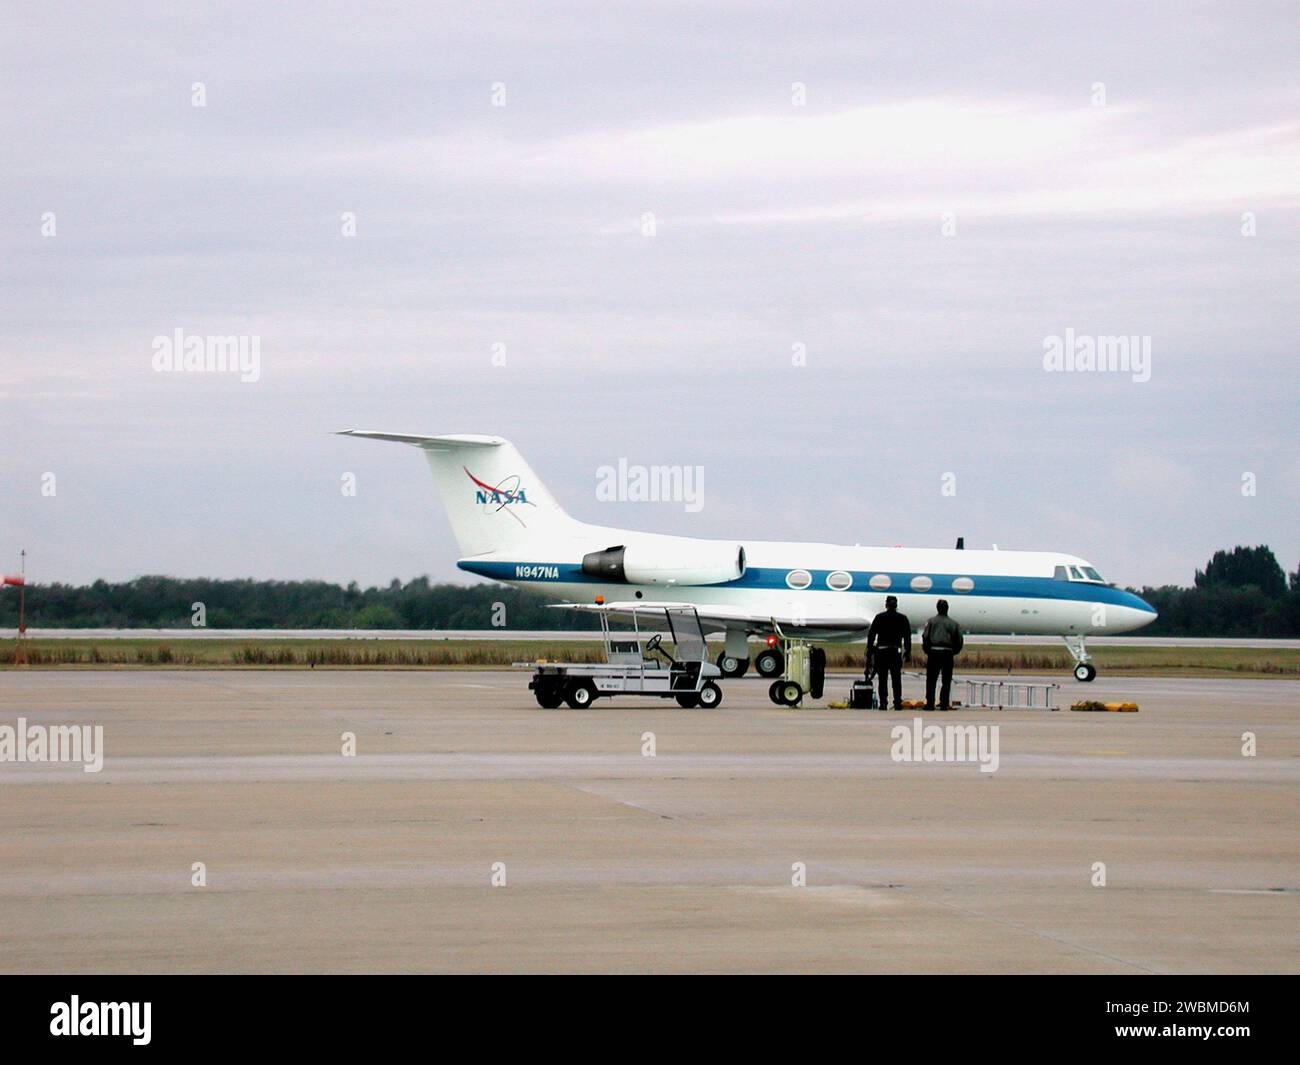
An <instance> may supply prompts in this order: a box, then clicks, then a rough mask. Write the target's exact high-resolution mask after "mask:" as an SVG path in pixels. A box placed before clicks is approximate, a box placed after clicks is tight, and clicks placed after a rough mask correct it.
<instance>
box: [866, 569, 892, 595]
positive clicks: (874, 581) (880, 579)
mask: <svg viewBox="0 0 1300 1065" xmlns="http://www.w3.org/2000/svg"><path fill="white" fill-rule="evenodd" d="M867 583H868V584H870V585H871V587H873V588H874V589H875V590H876V591H878V592H883V591H884V590H885V589H886V588H888V587H889V585H890V584H891V583H892V582H891V581H890V579H889V578H888V577H887V576H886V575H885V574H883V573H877V574H876V575H875V576H874V577H872V578H871V580H870V581H868V582H867Z"/></svg>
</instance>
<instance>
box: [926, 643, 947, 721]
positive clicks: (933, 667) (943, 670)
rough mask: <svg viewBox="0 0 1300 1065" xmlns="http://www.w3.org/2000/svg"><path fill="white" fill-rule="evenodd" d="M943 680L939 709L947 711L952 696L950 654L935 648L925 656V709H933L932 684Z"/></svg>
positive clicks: (940, 689)
mask: <svg viewBox="0 0 1300 1065" xmlns="http://www.w3.org/2000/svg"><path fill="white" fill-rule="evenodd" d="M941 677H942V678H943V684H942V686H941V687H940V688H939V709H940V710H947V709H948V697H949V696H950V695H951V694H952V652H951V651H946V650H941V649H939V648H935V649H934V650H932V651H930V652H929V653H928V654H927V655H926V656H925V708H926V709H927V710H933V709H934V682H935V681H936V680H939V679H940V678H941Z"/></svg>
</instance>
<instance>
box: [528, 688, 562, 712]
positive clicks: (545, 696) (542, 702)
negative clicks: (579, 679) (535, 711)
mask: <svg viewBox="0 0 1300 1065" xmlns="http://www.w3.org/2000/svg"><path fill="white" fill-rule="evenodd" d="M535 694H536V696H537V705H538V706H540V707H541V708H542V709H543V710H556V709H558V708H559V706H560V704H561V703H562V702H564V696H562V695H561V694H560V693H559V691H558V690H557V689H555V688H545V689H543V688H539V689H538V690H537V692H536V693H535Z"/></svg>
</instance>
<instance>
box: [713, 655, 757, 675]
mask: <svg viewBox="0 0 1300 1065" xmlns="http://www.w3.org/2000/svg"><path fill="white" fill-rule="evenodd" d="M717 664H718V668H719V669H720V670H722V675H723V676H724V677H743V676H744V675H745V674H746V673H747V672H749V659H748V658H737V657H736V656H735V655H732V654H728V653H727V652H726V651H723V652H722V654H720V655H718V663H717Z"/></svg>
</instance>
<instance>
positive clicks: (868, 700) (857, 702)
mask: <svg viewBox="0 0 1300 1065" xmlns="http://www.w3.org/2000/svg"><path fill="white" fill-rule="evenodd" d="M875 708H876V690H875V689H874V688H873V687H872V686H871V684H870V682H869V681H865V680H855V681H854V682H853V687H852V688H850V689H849V709H850V710H874V709H875Z"/></svg>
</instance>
